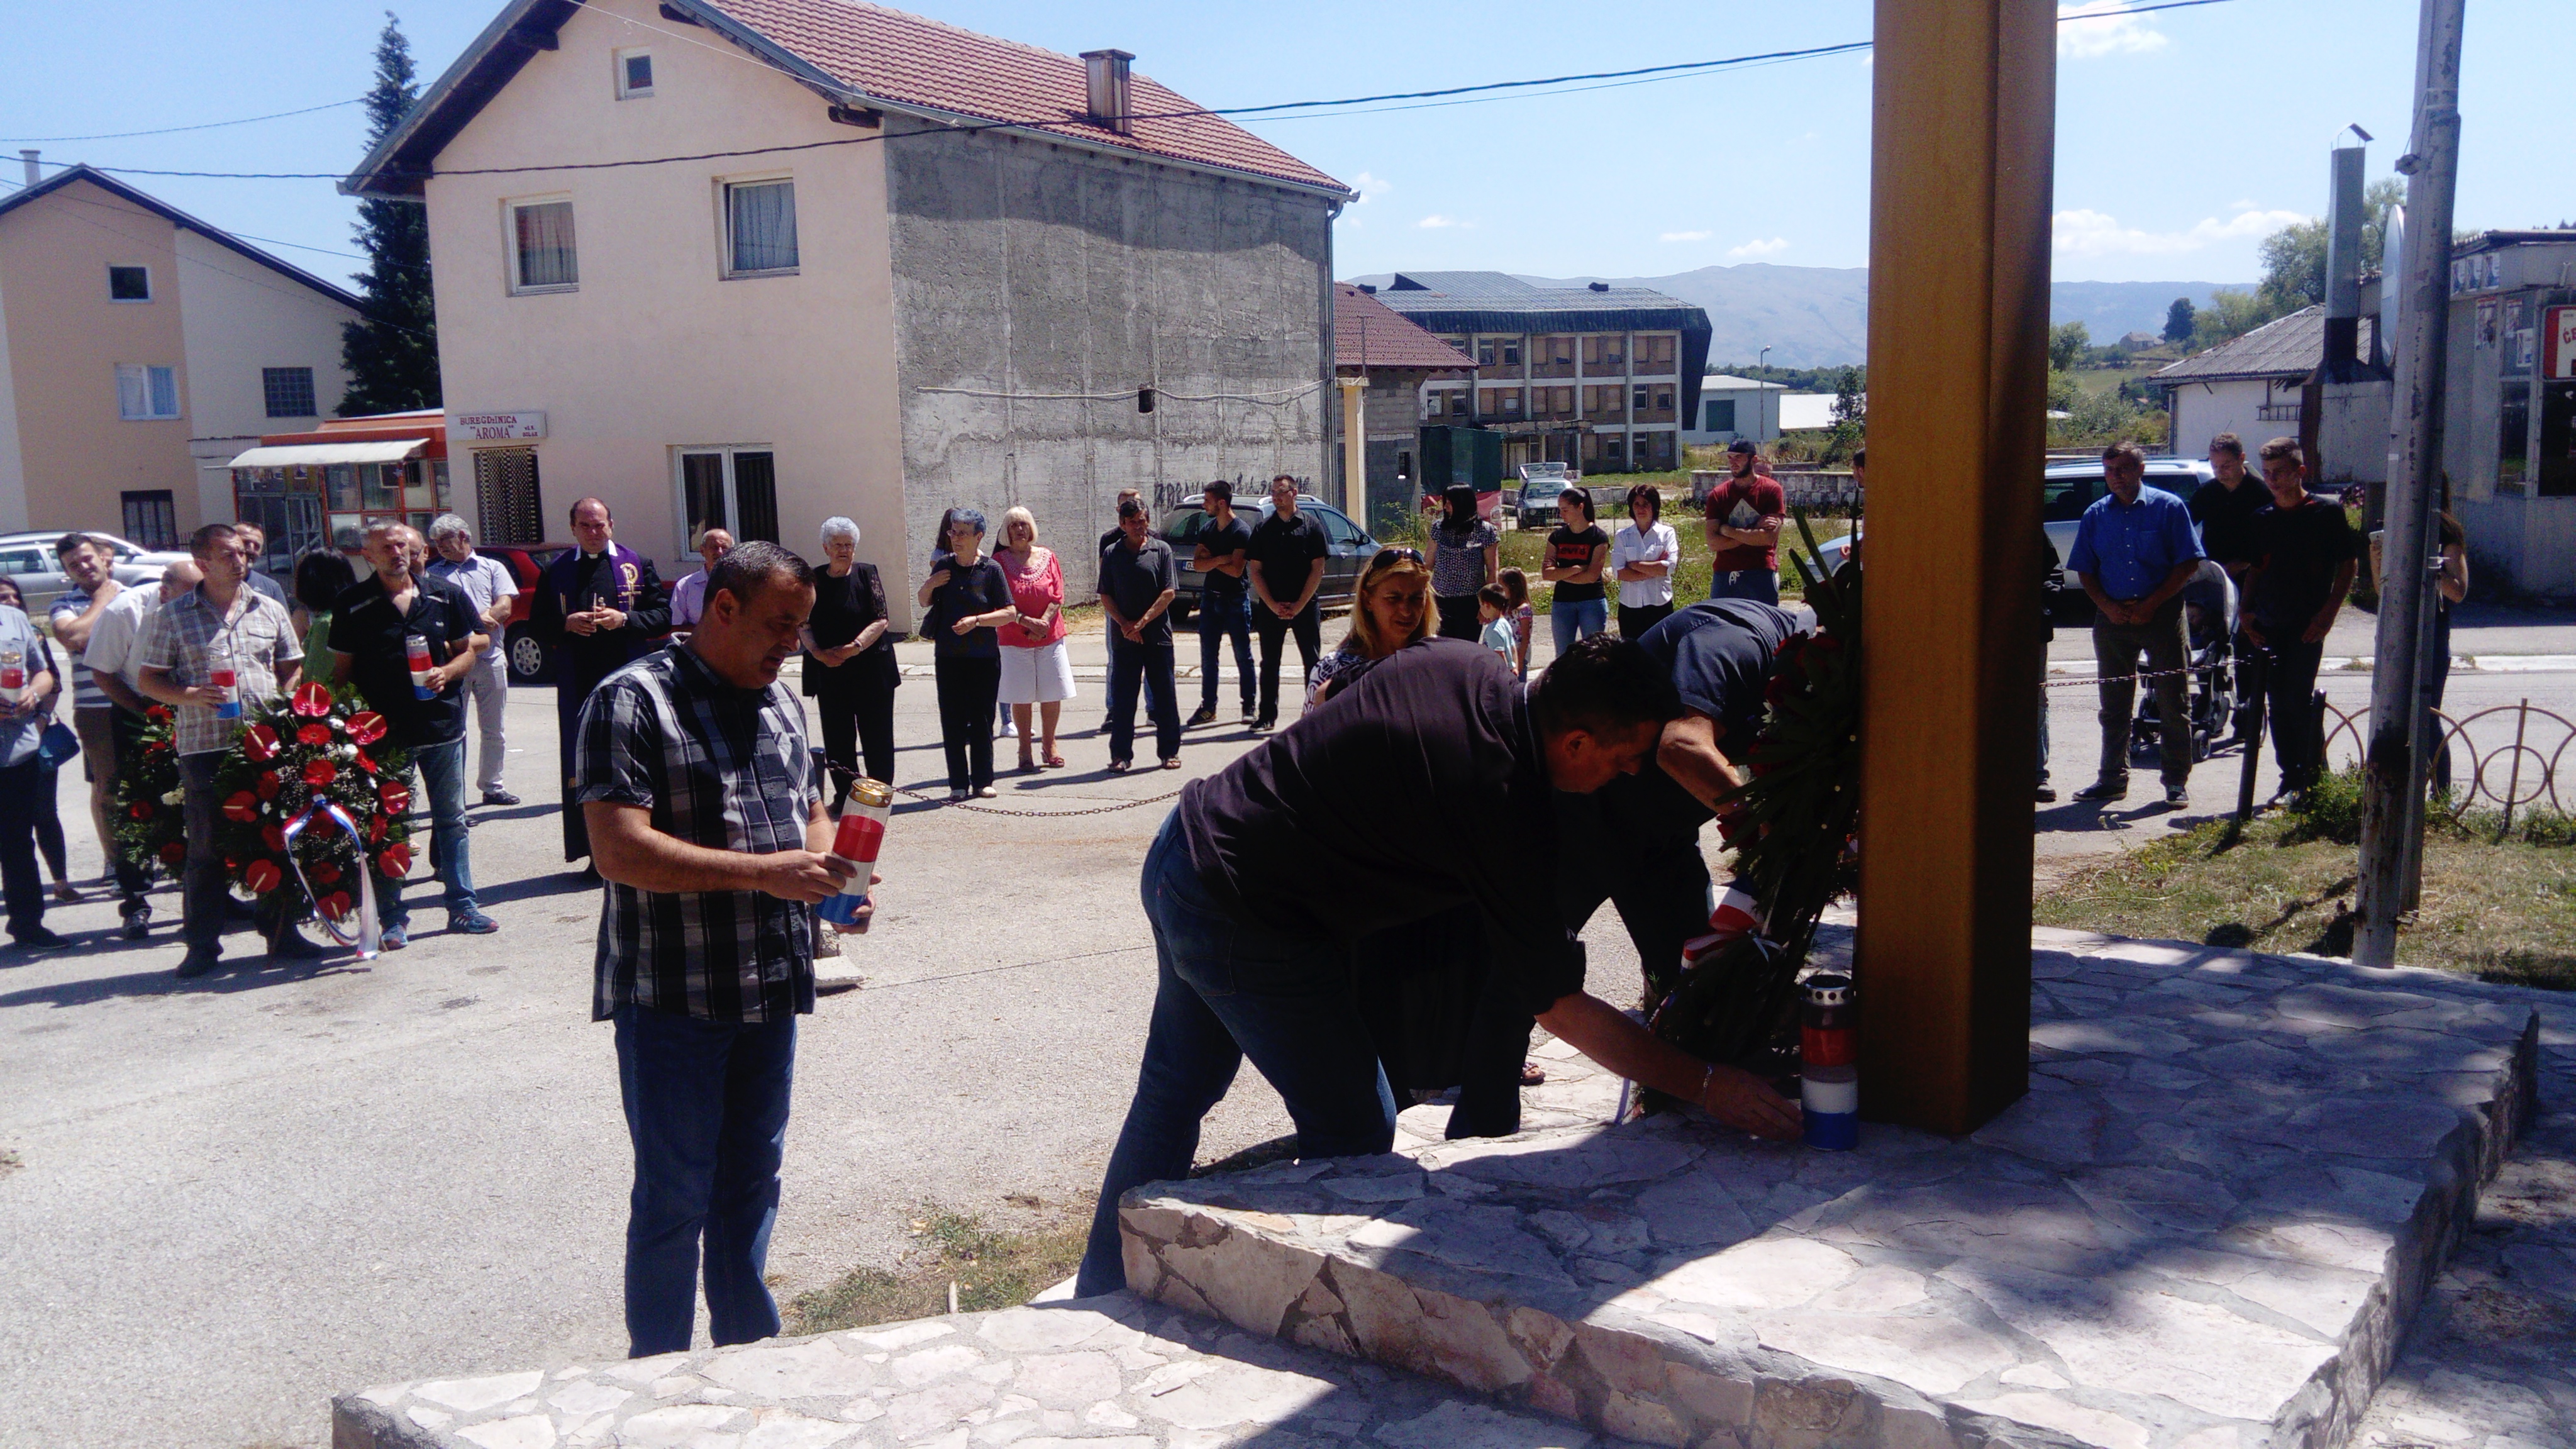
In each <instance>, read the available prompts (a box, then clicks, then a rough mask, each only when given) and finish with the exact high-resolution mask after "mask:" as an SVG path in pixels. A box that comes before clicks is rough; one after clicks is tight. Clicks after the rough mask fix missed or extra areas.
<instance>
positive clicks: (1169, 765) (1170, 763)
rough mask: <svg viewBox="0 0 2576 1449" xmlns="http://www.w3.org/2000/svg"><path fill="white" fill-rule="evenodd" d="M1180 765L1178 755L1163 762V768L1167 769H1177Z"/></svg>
mask: <svg viewBox="0 0 2576 1449" xmlns="http://www.w3.org/2000/svg"><path fill="white" fill-rule="evenodd" d="M1180 767H1181V762H1180V760H1179V758H1178V757H1175V758H1172V759H1169V760H1165V761H1164V762H1163V768H1164V769H1166V770H1177V769H1179V768H1180Z"/></svg>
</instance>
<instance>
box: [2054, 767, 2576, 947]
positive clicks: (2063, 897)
mask: <svg viewBox="0 0 2576 1449" xmlns="http://www.w3.org/2000/svg"><path fill="white" fill-rule="evenodd" d="M2501 824H2502V822H2501V820H2498V819H2481V818H2480V817H2478V816H2474V815H2473V816H2471V817H2470V818H2469V819H2468V820H2466V821H2464V822H2462V823H2461V824H2460V825H2456V826H2455V825H2449V824H2445V823H2440V822H2437V823H2435V824H2434V825H2433V826H2432V827H2431V828H2429V829H2428V831H2427V833H2426V837H2425V841H2424V894H2423V902H2422V905H2421V907H2420V908H2419V909H2418V910H2417V911H2416V912H2415V913H2414V914H2413V915H2412V916H2410V917H2408V918H2407V919H2406V920H2404V921H2403V922H2401V923H2400V925H2399V929H2398V959H2399V960H2401V961H2403V962H2405V963H2406V964H2408V965H2411V966H2432V967H2438V968H2440V969H2442V970H2446V971H2457V972H2460V973H2462V974H2464V975H2470V976H2475V977H2477V978H2478V979H2480V980H2483V981H2498V982H2509V983H2513V984H2516V985H2523V986H2540V987H2547V988H2549V989H2551V990H2560V991H2565V990H2576V855H2571V852H2570V842H2571V840H2576V829H2571V826H2570V823H2569V822H2568V821H2567V820H2565V819H2563V818H2561V817H2557V816H2553V815H2547V814H2543V815H2540V816H2537V817H2533V818H2530V819H2527V820H2526V819H2517V820H2516V821H2515V822H2514V828H2513V831H2512V833H2511V835H2510V837H2509V838H2506V839H2504V840H2502V841H2499V840H2498V839H2497V836H2498V834H2499V832H2500V827H2501ZM2360 836H2361V786H2360V777H2359V775H2358V774H2357V773H2356V772H2351V771H2347V772H2344V773H2342V774H2340V775H2336V776H2333V777H2330V778H2328V779H2327V780H2326V781H2324V782H2323V783H2321V784H2320V785H2319V786H2318V787H2317V788H2316V789H2315V790H2313V791H2311V792H2310V798H2309V799H2308V800H2306V801H2303V802H2302V806H2301V808H2300V809H2298V810H2293V811H2279V812H2273V813H2269V814H2266V815H2263V816H2261V817H2259V818H2257V819H2255V820H2254V821H2252V822H2251V823H2250V824H2248V825H2247V826H2246V828H2245V830H2244V831H2243V832H2242V833H2241V834H2239V833H2237V832H2236V831H2235V830H2234V828H2233V825H2232V822H2229V821H2223V820H2222V821H2211V822H2208V823H2206V824H2203V825H2201V826H2199V827H2198V828H2196V829H2194V830H2191V831H2189V832H2187V833H2185V834H2180V835H2174V836H2169V837H2167V838H2166V839H2163V840H2159V841H2155V842H2153V843H2150V844H2148V845H2144V846H2140V847H2138V848H2136V849H2133V850H2128V851H2124V852H2122V853H2121V854H2119V855H2117V856H2114V857H2112V858H2110V859H2107V860H2103V861H2100V862H2098V863H2095V864H2092V865H2088V866H2085V867H2083V868H2081V869H2079V870H2078V871H2076V872H2075V873H2074V874H2073V875H2072V876H2070V877H2068V878H2067V880H2066V881H2065V882H2064V883H2063V884H2061V885H2059V886H2058V887H2056V888H2055V889H2053V890H2050V891H2048V892H2046V893H2044V894H2042V895H2040V896H2039V897H2037V898H2036V899H2035V900H2034V901H2033V902H2032V905H2031V915H2032V919H2033V920H2034V921H2036V922H2037V923H2038V924H2040V925H2044V926H2065V927H2072V928H2075V929H2079V930H2089V931H2102V932H2107V933H2110V934H2113V935H2122V936H2142V937H2148V938H2153V939H2159V940H2182V941H2200V942H2205V943H2207V944H2209V945H2212V946H2225V947H2250V948H2254V949H2258V950H2273V951H2304V952H2310V953H2313V954H2316V955H2321V956H2349V955H2351V954H2352V938H2353V929H2354V927H2355V925H2356V924H2357V922H2358V917H2357V916H2356V915H2355V914H2354V910H2355V907H2356V905H2357V901H2356V890H2357V887H2358V884H2359V881H2358V876H2357V874H2356V870H2357V860H2356V857H2355V847H2356V844H2357V843H2358V841H2359V840H2360Z"/></svg>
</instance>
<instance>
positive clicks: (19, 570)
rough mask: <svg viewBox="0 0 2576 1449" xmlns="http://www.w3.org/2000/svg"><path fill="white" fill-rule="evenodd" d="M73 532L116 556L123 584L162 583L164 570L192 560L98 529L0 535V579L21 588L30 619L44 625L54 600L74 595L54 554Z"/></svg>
mask: <svg viewBox="0 0 2576 1449" xmlns="http://www.w3.org/2000/svg"><path fill="white" fill-rule="evenodd" d="M71 532H80V533H85V534H87V535H88V536H89V537H90V538H91V539H93V540H94V541H96V542H97V543H98V544H99V545H100V546H102V547H104V548H106V549H108V550H109V551H111V552H113V553H114V554H115V555H116V567H115V573H116V581H117V582H118V583H120V584H148V583H158V582H160V579H161V571H162V570H163V569H165V568H168V567H169V566H170V565H171V564H174V563H176V562H178V561H179V560H181V559H184V558H186V557H187V556H188V555H187V554H186V553H185V552H183V551H177V550H173V551H169V552H159V553H156V552H153V551H151V550H148V549H144V548H141V547H139V546H137V545H135V544H131V543H128V542H126V541H125V540H124V539H121V538H118V537H117V536H116V535H115V534H112V533H101V532H99V531H97V530H96V529H78V530H74V529H57V530H55V531H54V532H52V533H8V534H0V575H6V576H7V577H8V578H9V580H10V581H11V582H12V583H15V584H16V585H17V586H18V592H19V593H20V594H21V595H23V596H24V597H25V598H26V600H27V617H28V618H30V619H34V620H37V621H39V622H42V621H43V619H44V617H45V614H46V612H47V611H48V610H50V609H52V608H53V604H54V600H55V599H57V598H59V597H61V596H62V595H64V594H66V593H69V592H70V591H71V588H72V576H71V575H69V574H67V573H64V572H63V561H62V559H61V558H60V557H58V556H57V555H56V554H55V553H54V545H55V544H58V543H60V542H62V540H63V535H64V534H65V533H71Z"/></svg>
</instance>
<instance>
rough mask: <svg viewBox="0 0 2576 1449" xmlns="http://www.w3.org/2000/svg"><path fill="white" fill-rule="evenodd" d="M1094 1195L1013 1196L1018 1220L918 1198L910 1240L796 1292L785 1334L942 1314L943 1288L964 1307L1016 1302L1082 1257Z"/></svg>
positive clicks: (787, 1313)
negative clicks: (898, 1256)
mask: <svg viewBox="0 0 2576 1449" xmlns="http://www.w3.org/2000/svg"><path fill="white" fill-rule="evenodd" d="M1094 1200H1095V1199H1094V1198H1093V1196H1092V1194H1090V1193H1087V1192H1086V1193H1082V1194H1079V1195H1077V1196H1074V1197H1071V1198H1065V1199H1062V1200H1059V1201H1056V1202H1051V1203H1050V1202H1042V1201H1040V1200H1039V1199H1037V1198H1034V1197H1030V1196H1027V1195H1025V1194H1019V1193H1014V1194H1012V1195H1011V1197H1010V1198H1009V1199H1008V1201H1009V1202H1010V1204H1011V1206H1012V1208H1013V1209H1015V1210H1016V1213H1015V1215H1016V1216H1019V1217H1021V1218H1022V1219H1023V1220H1024V1221H1022V1222H1021V1223H1020V1224H1019V1225H1017V1226H1011V1227H997V1226H994V1225H991V1224H988V1223H986V1222H985V1221H984V1219H983V1218H982V1217H980V1216H978V1215H976V1214H972V1213H961V1212H957V1211H955V1210H953V1209H950V1208H945V1207H941V1206H940V1205H938V1204H937V1203H924V1204H922V1205H921V1207H920V1209H919V1211H918V1215H917V1216H915V1217H914V1218H913V1219H912V1220H911V1222H910V1223H908V1224H907V1225H906V1226H905V1229H904V1231H905V1232H906V1233H907V1234H908V1235H909V1236H910V1237H911V1238H912V1240H913V1243H914V1246H913V1247H912V1248H911V1249H910V1250H908V1251H907V1252H906V1253H905V1254H904V1255H903V1258H902V1260H901V1261H899V1262H898V1263H897V1264H896V1265H895V1266H894V1267H892V1268H873V1267H870V1268H853V1269H851V1270H850V1271H849V1272H847V1273H845V1274H843V1275H842V1276H841V1278H840V1280H839V1281H838V1282H835V1283H832V1284H830V1285H828V1286H826V1287H822V1288H817V1289H815V1290H813V1291H812V1292H810V1293H800V1294H798V1295H797V1296H796V1297H794V1298H792V1299H790V1300H789V1301H788V1303H787V1306H786V1311H785V1313H784V1314H782V1315H781V1316H782V1317H783V1318H785V1320H786V1326H785V1328H784V1330H783V1331H784V1332H787V1333H791V1334H800V1333H830V1332H833V1331H835V1330H837V1329H843V1328H865V1327H867V1326H868V1325H870V1324H874V1323H899V1322H902V1321H903V1320H905V1319H911V1318H933V1317H937V1316H938V1315H940V1314H942V1313H946V1312H947V1311H948V1285H950V1284H951V1283H954V1284H956V1285H957V1306H958V1308H959V1309H960V1310H961V1311H963V1312H967V1313H981V1312H985V1311H987V1310H990V1309H995V1308H1012V1307H1017V1306H1018V1305H1020V1304H1022V1303H1026V1302H1028V1301H1029V1299H1030V1298H1031V1297H1032V1296H1033V1295H1035V1294H1036V1293H1038V1292H1039V1291H1040V1290H1042V1289H1044V1288H1046V1287H1048V1286H1050V1285H1052V1284H1055V1283H1058V1282H1061V1281H1063V1280H1064V1279H1065V1278H1068V1277H1070V1276H1072V1274H1073V1270H1074V1269H1075V1267H1077V1266H1078V1265H1080V1263H1081V1262H1082V1246H1083V1240H1084V1238H1085V1236H1086V1235H1087V1234H1088V1233H1089V1232H1090V1231H1091V1206H1092V1203H1093V1201H1094Z"/></svg>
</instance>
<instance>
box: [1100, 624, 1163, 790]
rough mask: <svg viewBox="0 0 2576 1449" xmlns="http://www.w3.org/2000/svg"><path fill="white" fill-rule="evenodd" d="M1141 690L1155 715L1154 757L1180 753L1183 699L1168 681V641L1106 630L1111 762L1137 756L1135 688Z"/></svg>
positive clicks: (1116, 762)
mask: <svg viewBox="0 0 2576 1449" xmlns="http://www.w3.org/2000/svg"><path fill="white" fill-rule="evenodd" d="M1139 684H1142V685H1143V687H1144V690H1145V709H1146V712H1147V713H1149V714H1151V715H1152V716H1153V717H1154V748H1155V750H1156V751H1157V754H1156V755H1155V758H1156V759H1161V760H1177V759H1179V758H1180V756H1181V697H1180V691H1179V690H1177V689H1175V688H1174V687H1173V682H1172V641H1171V640H1169V639H1164V640H1162V641H1160V642H1158V643H1151V644H1138V643H1134V642H1132V641H1130V640H1129V639H1128V638H1127V636H1126V635H1124V634H1121V633H1119V632H1118V631H1117V630H1115V629H1112V630H1110V631H1109V762H1110V763H1111V764H1113V765H1116V764H1125V763H1127V762H1129V761H1131V760H1133V759H1135V758H1136V691H1137V688H1138V686H1139Z"/></svg>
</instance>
